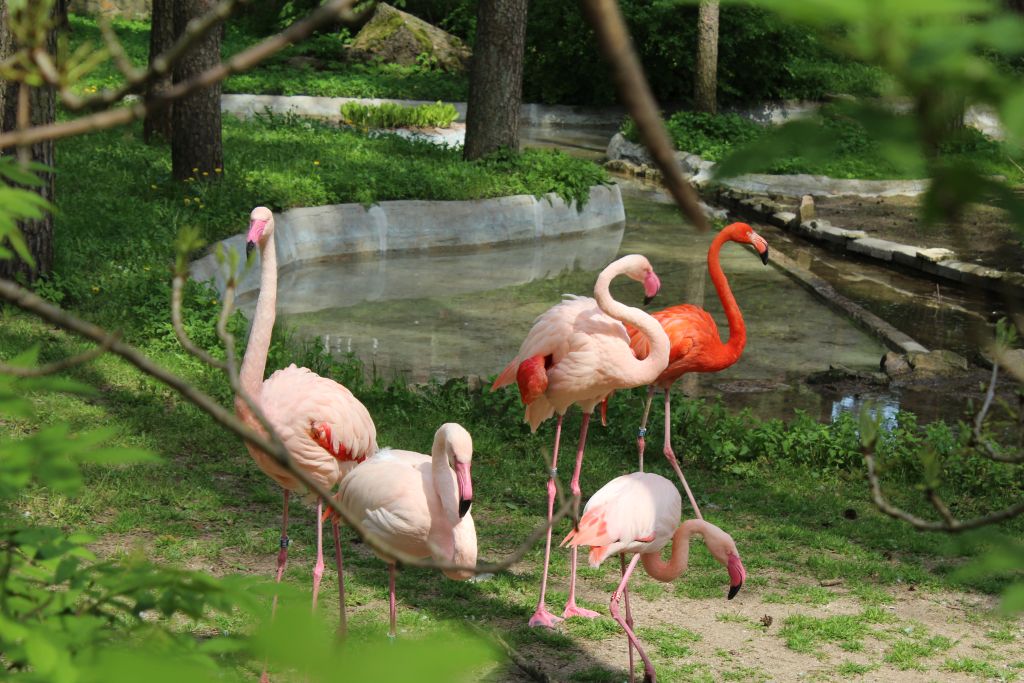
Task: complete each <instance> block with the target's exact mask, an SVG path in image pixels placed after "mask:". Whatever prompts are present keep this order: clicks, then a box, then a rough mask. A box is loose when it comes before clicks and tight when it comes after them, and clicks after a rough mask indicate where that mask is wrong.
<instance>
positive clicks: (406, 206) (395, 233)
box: [189, 185, 626, 298]
mask: <svg viewBox="0 0 1024 683" xmlns="http://www.w3.org/2000/svg"><path fill="white" fill-rule="evenodd" d="M274 218H275V225H276V227H275V233H274V234H275V237H276V239H275V242H276V244H277V258H278V264H279V267H280V269H281V270H282V271H285V270H288V269H290V268H295V267H297V266H299V265H302V264H305V263H312V262H316V261H323V260H327V259H331V258H336V257H340V256H354V255H360V254H362V255H368V254H377V255H380V254H385V253H388V254H390V253H399V252H407V251H414V250H443V251H445V252H451V251H456V250H467V251H468V250H473V249H480V248H489V247H494V246H498V245H505V244H516V243H523V242H534V241H539V240H545V239H551V238H559V237H565V236H570V235H575V234H580V233H586V232H589V231H592V230H598V229H601V228H605V227H609V226H617V225H620V224H623V223H625V220H626V211H625V208H624V206H623V204H622V193H621V191H620V190H619V187H618V185H595V186H593V187H591V188H590V198H589V199H588V200H587V202H586V204H585V205H584V206H583V208H579V207H578V206H577V204H576V202H568V203H567V202H565V201H564V200H563V199H562V198H560V197H559V196H558V195H556V194H554V193H549V194H547V195H544V196H543V197H541V198H539V199H538V198H536V197H534V196H532V195H514V196H511V197H498V198H495V199H479V200H472V201H446V202H429V201H420V200H403V201H391V202H381V203H379V204H374V205H373V206H371V207H369V208H367V207H364V206H363V205H361V204H333V205H329V206H315V207H309V208H298V209H290V210H288V211H284V212H282V213H278V214H275V217H274ZM221 243H222V244H223V245H224V247H225V248H234V249H236V250H237V251H238V252H239V253H242V252H244V250H245V235H244V234H238V235H235V236H233V237H229V238H228V239H226V240H222V242H221ZM189 270H190V273H191V276H192V278H193V279H195V280H197V281H199V282H206V281H212V282H213V284H214V286H215V287H216V288H217V290H218V291H220V292H223V291H224V285H225V279H224V274H223V272H222V271H221V269H220V268H219V267H218V265H217V261H216V259H215V257H214V255H213V253H212V250H211V253H209V254H207V255H206V256H204V257H202V258H200V259H197V260H195V261H193V262H192V264H191V265H190V267H189ZM258 285H259V277H258V269H255V268H252V269H250V271H249V272H248V273H247V274H246V276H245V277H244V278H243V280H242V282H241V283H240V285H239V287H238V292H237V294H238V296H239V298H241V297H242V296H243V295H244V294H245V293H246V292H248V291H250V290H254V289H256V288H258Z"/></svg>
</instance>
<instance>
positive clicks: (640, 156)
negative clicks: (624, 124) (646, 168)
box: [606, 133, 654, 166]
mask: <svg viewBox="0 0 1024 683" xmlns="http://www.w3.org/2000/svg"><path fill="white" fill-rule="evenodd" d="M606 154H607V155H608V158H609V159H612V160H614V159H621V160H623V161H628V162H630V163H632V164H636V165H637V166H643V165H645V164H653V163H654V161H653V160H652V159H651V155H650V154H648V153H647V148H646V147H644V146H643V145H638V144H636V143H635V142H630V141H629V140H627V139H626V136H624V135H623V134H622V133H616V134H615V135H613V136H612V139H611V140H609V141H608V150H607V152H606Z"/></svg>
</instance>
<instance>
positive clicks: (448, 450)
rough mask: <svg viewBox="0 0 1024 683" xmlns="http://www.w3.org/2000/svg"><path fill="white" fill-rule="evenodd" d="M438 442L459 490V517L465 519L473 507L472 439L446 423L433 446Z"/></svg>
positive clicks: (454, 424)
mask: <svg viewBox="0 0 1024 683" xmlns="http://www.w3.org/2000/svg"><path fill="white" fill-rule="evenodd" d="M438 440H440V441H441V442H442V444H443V448H444V452H445V454H446V455H447V456H448V465H449V466H450V467H451V468H452V469H453V470H455V482H456V485H457V487H458V489H459V517H460V518H461V517H465V516H466V514H467V513H468V512H469V509H470V508H471V507H472V506H473V478H472V476H471V475H470V468H471V467H472V464H473V437H471V436H470V435H469V432H467V431H466V429H465V428H464V427H463V426H462V425H459V424H456V423H454V422H447V423H445V424H443V425H441V427H440V428H439V429H438V430H437V434H436V435H435V436H434V445H435V446H437V445H438Z"/></svg>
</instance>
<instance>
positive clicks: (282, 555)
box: [260, 489, 291, 683]
mask: <svg viewBox="0 0 1024 683" xmlns="http://www.w3.org/2000/svg"><path fill="white" fill-rule="evenodd" d="M290 493H291V491H289V490H288V489H285V490H284V513H283V514H282V515H281V549H280V550H278V552H277V577H276V578H275V579H274V582H275V583H281V577H282V576H284V570H285V567H287V566H288V497H289V494H290ZM275 614H277V593H275V594H274V601H273V602H272V603H271V604H270V618H271V619H273V618H274V615H275ZM260 683H270V676H269V675H267V668H266V665H264V667H263V673H262V674H260Z"/></svg>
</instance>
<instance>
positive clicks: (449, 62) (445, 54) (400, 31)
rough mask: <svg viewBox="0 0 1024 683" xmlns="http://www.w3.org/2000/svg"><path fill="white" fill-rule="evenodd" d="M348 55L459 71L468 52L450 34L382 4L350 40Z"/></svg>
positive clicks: (467, 60)
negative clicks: (429, 65) (422, 64)
mask: <svg viewBox="0 0 1024 683" xmlns="http://www.w3.org/2000/svg"><path fill="white" fill-rule="evenodd" d="M421 55H425V57H421ZM348 56H349V59H353V60H356V61H362V62H371V61H374V60H380V61H383V62H387V63H391V64H403V65H405V66H411V65H413V64H416V63H424V62H425V63H427V64H431V65H434V66H436V67H437V68H439V69H444V70H445V71H463V70H465V69H466V68H467V67H468V66H469V58H470V56H471V53H470V50H469V48H468V47H466V45H465V44H464V43H463V42H462V41H461V40H459V39H458V38H456V37H455V36H453V35H452V34H450V33H447V32H446V31H443V30H441V29H439V28H437V27H436V26H432V25H431V24H428V23H427V22H425V21H423V20H422V19H419V18H417V17H414V16H413V15H411V14H408V13H406V12H403V11H401V10H398V9H395V8H394V7H392V6H391V5H388V4H386V3H383V2H382V3H380V4H378V5H377V9H376V10H374V12H373V16H372V17H370V20H369V21H368V22H366V24H365V25H364V26H363V28H362V29H361V30H360V31H359V33H357V34H356V37H355V38H353V39H352V43H351V44H350V45H349V47H348Z"/></svg>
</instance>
